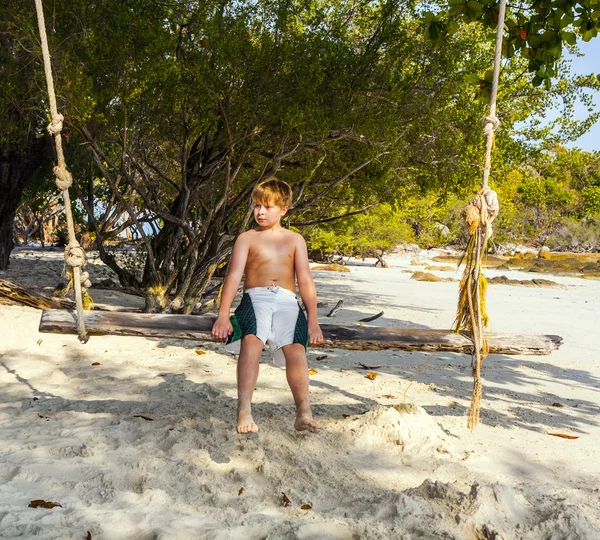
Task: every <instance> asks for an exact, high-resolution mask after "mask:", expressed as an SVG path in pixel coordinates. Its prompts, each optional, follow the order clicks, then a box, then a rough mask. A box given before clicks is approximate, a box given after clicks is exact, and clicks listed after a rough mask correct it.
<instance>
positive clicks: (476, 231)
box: [454, 0, 506, 429]
mask: <svg viewBox="0 0 600 540" xmlns="http://www.w3.org/2000/svg"><path fill="white" fill-rule="evenodd" d="M505 12H506V0H500V6H499V11H498V27H497V29H496V48H495V54H494V74H493V79H492V93H491V96H490V109H489V113H488V115H487V116H486V117H485V120H484V128H483V133H484V135H485V138H486V145H485V161H484V166H483V181H482V186H481V191H479V193H478V194H477V195H476V196H475V198H474V199H473V200H472V201H471V202H470V203H469V205H467V207H466V208H465V210H464V212H463V217H464V219H465V223H466V225H467V227H468V229H469V234H470V237H469V242H468V244H467V247H466V249H465V254H464V255H463V258H462V260H461V262H463V261H464V262H465V270H464V272H463V277H462V279H461V282H460V289H459V298H458V310H457V314H456V321H455V323H454V328H455V330H456V331H457V332H461V331H464V332H467V333H468V334H469V335H470V337H471V339H472V340H473V356H474V358H473V378H474V382H473V395H472V397H471V407H470V408H469V419H468V422H467V425H468V427H469V428H471V429H473V428H474V427H475V426H476V425H477V424H478V422H479V411H480V408H481V397H482V395H483V384H482V381H481V366H482V364H483V360H484V359H485V357H486V356H487V354H488V350H489V348H488V342H487V338H486V336H485V333H484V329H485V328H486V327H487V325H488V322H489V319H488V315H487V311H486V302H485V295H486V290H487V280H486V278H485V276H484V275H483V273H482V270H483V258H484V256H485V254H486V252H487V245H488V240H489V239H490V237H491V236H492V233H493V230H492V222H493V221H494V219H496V217H497V216H498V212H499V211H500V204H499V202H498V195H497V194H496V192H495V191H493V190H492V189H490V188H489V186H488V180H489V176H490V169H491V158H492V148H493V146H494V132H495V131H496V129H497V128H498V125H499V123H500V122H499V120H498V118H496V99H497V97H498V79H499V77H500V59H501V57H502V37H503V33H504V14H505Z"/></svg>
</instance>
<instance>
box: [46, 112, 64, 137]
mask: <svg viewBox="0 0 600 540" xmlns="http://www.w3.org/2000/svg"><path fill="white" fill-rule="evenodd" d="M64 119H65V117H64V116H63V115H62V114H60V113H57V114H56V116H53V117H52V122H50V123H49V124H48V127H47V128H46V129H47V130H48V133H50V135H58V134H59V133H60V132H61V131H62V128H63V121H64Z"/></svg>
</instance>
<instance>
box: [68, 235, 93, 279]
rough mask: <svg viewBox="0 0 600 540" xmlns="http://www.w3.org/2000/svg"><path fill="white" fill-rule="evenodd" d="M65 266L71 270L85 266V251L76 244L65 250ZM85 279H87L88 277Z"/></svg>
mask: <svg viewBox="0 0 600 540" xmlns="http://www.w3.org/2000/svg"><path fill="white" fill-rule="evenodd" d="M65 264H66V265H67V266H70V267H71V268H81V267H82V266H85V251H83V248H82V247H81V246H80V245H79V244H78V243H77V242H75V243H74V244H69V245H68V246H67V247H66V248H65ZM87 277H88V278H89V275H88V276H87ZM86 279H87V278H86ZM82 281H83V280H82Z"/></svg>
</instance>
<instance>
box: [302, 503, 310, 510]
mask: <svg viewBox="0 0 600 540" xmlns="http://www.w3.org/2000/svg"><path fill="white" fill-rule="evenodd" d="M311 508H312V506H311V505H310V504H303V505H302V506H301V507H300V510H310V509H311Z"/></svg>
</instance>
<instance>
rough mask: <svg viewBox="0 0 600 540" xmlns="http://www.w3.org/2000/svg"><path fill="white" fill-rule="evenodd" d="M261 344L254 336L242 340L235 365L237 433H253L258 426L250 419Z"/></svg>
mask: <svg viewBox="0 0 600 540" xmlns="http://www.w3.org/2000/svg"><path fill="white" fill-rule="evenodd" d="M263 347H264V345H263V342H262V341H261V340H260V339H258V338H257V337H256V336H254V335H251V334H250V335H247V336H244V337H243V338H242V343H241V346H240V356H239V358H238V364H237V387H238V407H237V431H238V433H254V432H256V431H258V426H257V425H256V424H255V423H254V420H253V418H252V394H253V393H254V388H255V386H256V381H257V379H258V366H259V362H260V353H261V352H262V350H263Z"/></svg>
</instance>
